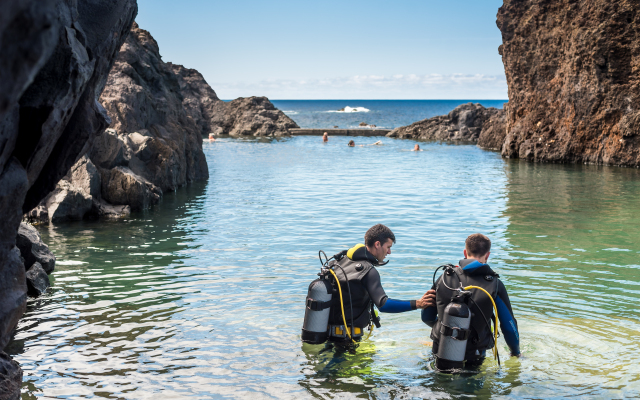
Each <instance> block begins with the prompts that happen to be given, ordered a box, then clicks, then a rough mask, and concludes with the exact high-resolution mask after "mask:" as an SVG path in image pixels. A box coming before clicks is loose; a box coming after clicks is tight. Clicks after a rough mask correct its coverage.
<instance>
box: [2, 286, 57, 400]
mask: <svg viewBox="0 0 640 400" xmlns="http://www.w3.org/2000/svg"><path fill="white" fill-rule="evenodd" d="M45 275H46V274H45ZM21 389H22V369H21V368H20V364H18V362H17V361H15V360H12V359H11V357H9V356H8V355H7V354H6V353H5V352H1V351H0V400H20V396H21V394H20V390H21Z"/></svg>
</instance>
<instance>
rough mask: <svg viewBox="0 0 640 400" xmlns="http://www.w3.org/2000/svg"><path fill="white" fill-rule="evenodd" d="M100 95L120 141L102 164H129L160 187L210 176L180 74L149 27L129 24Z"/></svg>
mask: <svg viewBox="0 0 640 400" xmlns="http://www.w3.org/2000/svg"><path fill="white" fill-rule="evenodd" d="M100 101H101V102H102V104H103V105H104V107H105V108H106V109H107V111H108V113H109V116H111V118H112V123H111V128H112V129H113V130H114V134H115V135H116V136H117V138H118V139H119V140H120V141H121V142H122V144H121V145H117V146H116V147H115V148H114V147H112V146H110V150H109V151H110V152H112V153H113V154H114V155H116V157H115V158H112V159H111V165H110V166H105V167H103V168H113V166H114V165H121V166H123V167H124V166H125V165H126V166H127V167H128V168H129V169H130V171H131V172H132V173H133V174H134V175H132V177H133V178H134V179H135V176H136V175H137V176H139V177H142V178H144V179H145V180H147V181H148V182H151V183H152V184H153V185H155V186H157V187H159V188H160V189H161V190H162V191H167V190H175V189H176V188H178V187H179V186H183V185H185V184H187V183H188V182H191V181H198V180H205V179H207V178H208V177H209V170H208V168H207V162H206V159H205V156H204V153H203V152H202V133H201V129H199V128H198V125H197V124H196V122H195V121H194V119H193V118H189V116H188V115H187V112H186V111H185V108H184V107H183V104H182V101H183V97H182V95H181V93H180V84H179V83H178V78H177V76H176V74H175V73H174V72H173V70H172V68H171V67H170V66H169V65H167V64H165V63H164V62H163V61H162V58H161V57H160V50H159V48H158V44H157V43H156V41H155V40H154V39H153V37H151V35H150V34H149V32H147V31H145V30H143V29H140V28H138V26H137V25H134V27H133V28H132V29H131V34H130V35H129V37H128V39H127V41H126V42H125V44H124V45H123V46H122V49H121V50H120V53H119V54H118V57H117V59H116V62H115V65H114V67H113V69H112V70H111V73H110V74H109V79H108V81H107V86H106V88H105V90H104V91H103V93H102V96H101V97H100ZM118 146H121V147H122V148H123V155H124V158H125V161H123V160H122V157H120V156H118V152H119V151H120V150H119V149H118V148H117V147H118ZM99 151H102V149H99V148H96V149H95V150H92V153H93V154H95V153H96V152H99ZM103 160H104V158H103V157H101V158H100V160H99V161H98V165H104V162H103ZM123 173H126V174H128V173H129V172H128V171H126V170H125V169H120V170H119V172H118V173H117V175H118V176H121V175H122V174H123ZM103 176H104V174H103ZM112 187H113V186H112V185H110V184H105V183H104V182H103V185H102V189H103V193H102V195H103V198H104V199H105V200H107V201H109V198H110V197H113V196H114V195H113V194H111V193H105V192H104V190H105V189H107V190H110V188H112ZM143 192H144V191H140V192H139V193H141V194H142V193H143ZM130 194H131V193H130ZM140 200H142V199H140ZM120 204H122V203H120ZM136 204H147V202H146V201H138V202H136ZM149 204H150V203H149Z"/></svg>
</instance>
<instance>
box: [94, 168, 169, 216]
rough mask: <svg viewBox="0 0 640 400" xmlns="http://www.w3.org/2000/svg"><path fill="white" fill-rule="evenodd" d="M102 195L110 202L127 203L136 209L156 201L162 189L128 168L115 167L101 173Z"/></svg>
mask: <svg viewBox="0 0 640 400" xmlns="http://www.w3.org/2000/svg"><path fill="white" fill-rule="evenodd" d="M102 195H103V198H104V200H106V201H107V202H109V203H111V204H116V205H128V206H130V207H131V210H134V211H136V210H144V209H146V208H148V207H149V206H150V205H152V204H155V203H157V202H158V200H160V198H161V197H162V191H161V190H160V188H159V187H157V186H155V185H154V184H153V183H151V182H149V181H147V180H146V179H144V178H143V177H141V176H139V175H136V174H135V173H133V171H131V170H130V169H129V168H127V167H115V168H113V169H111V170H106V171H105V172H104V174H103V175H102Z"/></svg>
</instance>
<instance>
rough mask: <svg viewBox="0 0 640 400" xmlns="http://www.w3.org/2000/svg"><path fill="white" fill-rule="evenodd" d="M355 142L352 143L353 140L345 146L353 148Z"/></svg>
mask: <svg viewBox="0 0 640 400" xmlns="http://www.w3.org/2000/svg"><path fill="white" fill-rule="evenodd" d="M355 145H356V142H354V141H353V140H349V143H347V146H349V147H355Z"/></svg>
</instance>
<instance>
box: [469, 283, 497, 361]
mask: <svg viewBox="0 0 640 400" xmlns="http://www.w3.org/2000/svg"><path fill="white" fill-rule="evenodd" d="M469 289H480V290H482V291H483V292H485V294H486V295H487V296H489V299H491V304H493V312H494V314H495V316H496V319H495V321H494V322H493V323H494V325H495V329H494V330H493V333H494V338H493V357H494V358H495V359H496V360H498V364H500V359H499V358H498V308H497V307H496V302H495V301H493V297H491V295H490V294H489V292H487V291H486V290H484V289H483V288H481V287H480V286H467V287H465V288H463V290H469Z"/></svg>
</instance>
